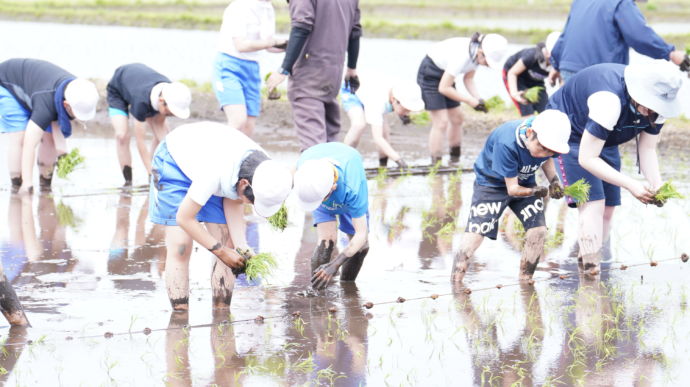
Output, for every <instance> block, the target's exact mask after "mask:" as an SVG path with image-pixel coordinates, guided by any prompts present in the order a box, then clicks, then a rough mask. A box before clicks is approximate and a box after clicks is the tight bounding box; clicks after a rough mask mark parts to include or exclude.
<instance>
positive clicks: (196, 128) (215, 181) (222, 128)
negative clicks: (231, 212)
mask: <svg viewBox="0 0 690 387" xmlns="http://www.w3.org/2000/svg"><path fill="white" fill-rule="evenodd" d="M165 141H166V143H167V144H168V152H170V156H172V158H173V160H175V163H176V164H177V166H178V167H180V169H181V170H182V172H184V174H185V175H187V177H188V178H189V179H190V180H191V181H192V184H191V186H190V187H189V190H188V191H187V194H188V195H189V197H190V198H191V199H192V200H194V202H195V203H197V204H199V205H202V206H203V205H204V204H206V202H207V201H208V199H210V198H211V195H216V196H220V197H225V198H230V199H239V196H238V195H237V190H236V189H235V184H237V180H238V175H239V172H240V164H241V163H242V160H244V159H245V158H246V157H247V155H248V154H249V152H250V151H252V150H260V151H262V152H264V150H263V149H261V147H260V146H259V145H258V144H257V143H255V142H254V141H253V140H252V139H250V138H249V137H247V136H245V135H244V134H243V133H242V132H240V131H239V130H237V129H234V128H231V127H229V126H227V125H223V124H220V123H216V122H208V121H207V122H197V123H193V124H185V125H182V126H179V127H177V128H176V129H175V130H173V131H172V132H170V133H169V134H168V135H167V136H165Z"/></svg>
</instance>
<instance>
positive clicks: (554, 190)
mask: <svg viewBox="0 0 690 387" xmlns="http://www.w3.org/2000/svg"><path fill="white" fill-rule="evenodd" d="M549 196H551V198H552V199H560V198H562V197H563V186H562V185H561V183H560V182H559V181H557V180H556V181H554V182H553V183H551V184H550V185H549Z"/></svg>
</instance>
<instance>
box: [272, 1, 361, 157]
mask: <svg viewBox="0 0 690 387" xmlns="http://www.w3.org/2000/svg"><path fill="white" fill-rule="evenodd" d="M290 19H291V30H290V38H289V40H288V45H287V48H286V53H285V59H284V60H283V64H282V66H281V68H280V69H279V70H278V71H276V72H274V73H273V74H271V76H270V77H269V79H268V80H267V82H266V87H267V89H268V91H269V92H270V91H271V90H273V89H274V88H275V87H276V86H278V85H279V84H280V83H282V82H283V81H284V80H285V78H287V77H288V76H290V80H289V83H288V99H289V100H290V105H291V106H292V116H293V120H294V122H295V126H296V128H297V137H298V139H299V143H300V149H301V150H305V149H307V148H309V147H310V146H312V145H316V144H320V143H324V142H331V141H336V140H337V136H338V133H340V106H339V104H338V100H337V97H338V91H339V90H340V83H341V79H342V76H343V65H344V63H345V53H347V71H346V73H345V81H346V82H347V83H348V85H350V88H351V90H353V91H355V92H356V91H357V88H358V86H359V78H358V77H357V70H356V69H357V58H358V56H359V39H360V37H361V36H362V27H361V25H360V23H359V0H338V1H319V2H318V7H317V1H315V0H292V1H290Z"/></svg>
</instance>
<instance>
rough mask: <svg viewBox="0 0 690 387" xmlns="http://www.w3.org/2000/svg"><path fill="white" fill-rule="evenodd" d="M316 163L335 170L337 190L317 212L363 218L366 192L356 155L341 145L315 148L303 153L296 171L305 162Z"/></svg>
mask: <svg viewBox="0 0 690 387" xmlns="http://www.w3.org/2000/svg"><path fill="white" fill-rule="evenodd" d="M318 159H326V160H328V161H330V162H331V163H333V165H335V167H336V169H337V170H338V182H337V187H336V189H335V191H334V192H333V193H332V194H331V196H330V197H329V198H328V200H326V201H325V202H323V203H321V206H320V207H319V208H320V209H322V210H326V211H328V212H330V213H333V214H348V215H350V216H351V217H353V218H359V217H362V216H364V215H365V214H366V213H367V210H368V208H369V190H368V188H367V176H366V173H365V171H364V165H363V164H362V156H361V155H360V154H359V152H357V150H356V149H354V148H352V147H350V146H347V145H345V144H343V143H341V142H328V143H324V144H318V145H314V146H312V147H311V148H309V149H307V150H305V151H304V152H302V155H301V156H300V158H299V160H298V161H297V167H298V168H299V166H300V165H302V163H304V162H305V161H307V160H318Z"/></svg>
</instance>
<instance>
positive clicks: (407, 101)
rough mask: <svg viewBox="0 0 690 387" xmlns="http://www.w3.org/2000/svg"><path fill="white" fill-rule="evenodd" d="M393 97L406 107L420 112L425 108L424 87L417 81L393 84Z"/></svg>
mask: <svg viewBox="0 0 690 387" xmlns="http://www.w3.org/2000/svg"><path fill="white" fill-rule="evenodd" d="M392 92H393V98H395V99H397V100H398V101H399V102H400V104H401V105H402V107H404V108H405V109H407V110H409V111H412V112H418V111H420V110H423V109H424V101H422V89H421V88H420V87H419V85H418V84H417V83H416V82H412V81H403V82H399V83H397V84H396V85H395V86H393V90H392Z"/></svg>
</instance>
